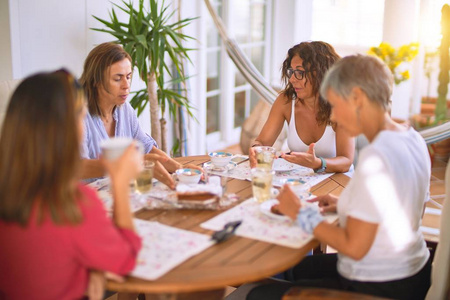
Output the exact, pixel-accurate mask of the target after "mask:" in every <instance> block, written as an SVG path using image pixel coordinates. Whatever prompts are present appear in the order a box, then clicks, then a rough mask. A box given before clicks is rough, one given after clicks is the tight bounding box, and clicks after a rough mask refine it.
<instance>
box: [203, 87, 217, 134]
mask: <svg viewBox="0 0 450 300" xmlns="http://www.w3.org/2000/svg"><path fill="white" fill-rule="evenodd" d="M206 114H207V116H208V118H207V121H206V133H207V134H209V133H212V132H216V131H219V124H220V114H219V96H212V97H208V98H207V99H206Z"/></svg>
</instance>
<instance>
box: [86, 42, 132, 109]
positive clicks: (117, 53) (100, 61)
mask: <svg viewBox="0 0 450 300" xmlns="http://www.w3.org/2000/svg"><path fill="white" fill-rule="evenodd" d="M125 58H126V59H128V60H129V61H130V62H131V57H130V55H129V54H128V53H127V52H126V51H125V50H124V49H123V48H122V46H120V45H118V44H115V43H111V42H109V43H102V44H100V45H98V46H96V47H95V48H94V49H92V50H91V52H89V54H88V56H87V57H86V60H85V61H84V67H83V74H82V75H81V77H80V83H81V85H82V86H83V87H84V90H85V91H86V95H87V99H88V109H89V113H90V114H91V115H92V116H101V115H102V112H101V110H100V107H99V106H98V87H99V85H100V84H101V85H102V86H103V88H104V89H105V90H106V91H108V89H109V87H108V79H109V78H108V75H109V74H108V68H109V67H111V65H112V64H114V63H116V62H118V61H121V60H123V59H125Z"/></svg>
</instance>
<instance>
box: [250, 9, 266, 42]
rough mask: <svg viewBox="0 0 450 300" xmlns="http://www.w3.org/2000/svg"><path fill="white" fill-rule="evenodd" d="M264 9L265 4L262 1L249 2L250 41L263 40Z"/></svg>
mask: <svg viewBox="0 0 450 300" xmlns="http://www.w3.org/2000/svg"><path fill="white" fill-rule="evenodd" d="M265 9H266V5H265V4H264V3H252V4H251V9H250V12H251V18H250V20H251V28H250V30H251V42H261V41H263V40H264V33H265V26H264V25H265V14H266V12H265Z"/></svg>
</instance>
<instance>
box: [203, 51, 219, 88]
mask: <svg viewBox="0 0 450 300" xmlns="http://www.w3.org/2000/svg"><path fill="white" fill-rule="evenodd" d="M207 60H208V62H207V66H206V68H207V73H208V74H207V79H206V80H207V81H206V90H207V91H208V92H209V91H213V90H218V89H219V82H220V81H219V80H220V78H219V75H220V51H213V52H210V53H208V56H207Z"/></svg>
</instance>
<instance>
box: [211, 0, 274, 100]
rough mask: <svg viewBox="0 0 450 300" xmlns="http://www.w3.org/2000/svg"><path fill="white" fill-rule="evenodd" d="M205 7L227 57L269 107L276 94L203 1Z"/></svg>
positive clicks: (212, 10)
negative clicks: (223, 45)
mask: <svg viewBox="0 0 450 300" xmlns="http://www.w3.org/2000/svg"><path fill="white" fill-rule="evenodd" d="M205 4H206V7H207V8H208V10H209V13H210V14H211V16H212V19H213V21H214V24H215V25H216V27H217V30H218V32H219V35H220V37H221V38H222V41H223V43H224V44H225V48H226V51H227V53H228V56H229V57H230V58H231V60H232V61H233V62H234V64H235V65H236V67H237V68H238V69H239V71H240V72H241V74H242V75H243V76H244V78H245V79H246V80H247V81H248V82H249V83H250V85H251V86H252V87H253V88H254V89H255V91H256V92H257V93H258V94H259V95H260V96H261V97H262V98H263V99H264V100H265V101H267V102H268V103H269V104H270V105H272V104H273V102H275V99H276V98H277V96H278V93H277V92H276V91H275V90H274V89H273V88H272V87H271V86H270V84H269V82H268V81H267V80H266V79H265V78H264V77H263V76H262V75H261V73H260V72H259V71H258V69H256V67H255V66H254V65H253V64H252V62H251V61H250V60H249V59H248V57H247V56H246V55H245V53H244V52H242V50H241V49H240V48H239V46H238V44H237V43H236V41H235V40H234V39H231V38H229V36H228V33H227V30H226V29H225V26H224V25H223V23H222V20H221V19H220V18H219V16H218V15H217V14H216V11H215V10H214V8H213V7H212V6H211V3H210V2H209V0H205Z"/></svg>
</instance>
